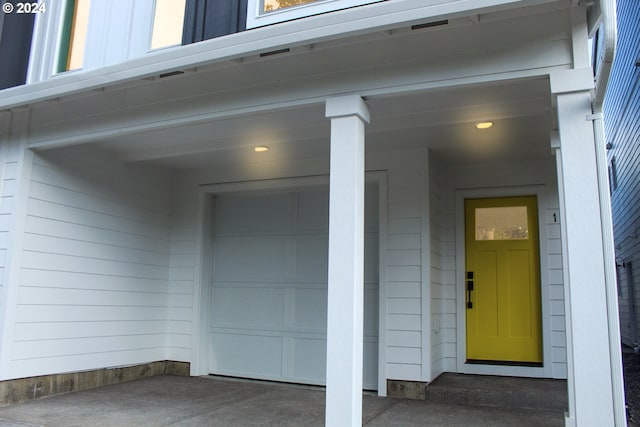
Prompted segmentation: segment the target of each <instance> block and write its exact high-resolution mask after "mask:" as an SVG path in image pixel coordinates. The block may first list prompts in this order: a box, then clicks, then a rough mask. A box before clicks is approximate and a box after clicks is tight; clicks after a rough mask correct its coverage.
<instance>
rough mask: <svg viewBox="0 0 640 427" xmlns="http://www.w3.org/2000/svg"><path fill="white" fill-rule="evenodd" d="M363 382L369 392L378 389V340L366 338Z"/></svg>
mask: <svg viewBox="0 0 640 427" xmlns="http://www.w3.org/2000/svg"><path fill="white" fill-rule="evenodd" d="M362 350H363V354H364V357H363V360H362V381H363V386H364V388H365V389H367V390H377V389H378V384H377V380H378V339H377V338H369V339H368V338H365V340H364V343H363V348H362Z"/></svg>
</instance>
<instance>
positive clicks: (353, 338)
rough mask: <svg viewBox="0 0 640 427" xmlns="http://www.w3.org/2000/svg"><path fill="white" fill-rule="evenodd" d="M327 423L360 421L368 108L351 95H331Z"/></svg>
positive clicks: (328, 109)
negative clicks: (365, 158)
mask: <svg viewBox="0 0 640 427" xmlns="http://www.w3.org/2000/svg"><path fill="white" fill-rule="evenodd" d="M326 117H327V118H329V119H331V167H330V179H329V284H328V287H329V290H328V300H327V305H328V307H327V396H326V412H325V415H326V418H325V425H327V426H332V427H333V426H359V425H362V338H363V336H362V334H363V332H362V330H363V305H364V301H363V300H364V128H365V123H368V122H369V111H368V109H367V106H366V105H365V103H364V101H363V100H362V98H360V97H359V96H357V95H351V96H342V97H337V98H331V99H328V100H327V103H326Z"/></svg>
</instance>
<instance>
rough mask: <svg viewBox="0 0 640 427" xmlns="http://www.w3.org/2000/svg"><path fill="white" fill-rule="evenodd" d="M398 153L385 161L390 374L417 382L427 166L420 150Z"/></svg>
mask: <svg viewBox="0 0 640 427" xmlns="http://www.w3.org/2000/svg"><path fill="white" fill-rule="evenodd" d="M396 156H397V157H398V158H397V159H396V158H394V159H392V161H391V162H389V164H388V165H387V168H388V169H387V170H388V180H389V181H388V195H387V203H388V206H387V210H388V224H387V226H388V246H387V254H386V260H387V303H386V308H387V313H386V316H387V331H386V334H387V355H386V356H387V366H386V372H387V378H389V379H398V380H418V381H419V380H422V379H423V378H422V351H423V348H422V345H423V343H422V337H423V331H422V316H423V313H422V307H423V305H422V297H423V295H422V291H423V279H424V278H423V277H422V259H421V256H422V249H423V248H422V241H421V235H422V211H421V203H422V198H423V194H426V193H425V189H424V187H423V181H424V179H423V178H422V177H423V176H424V175H423V174H424V172H425V170H426V167H427V165H426V164H425V161H426V156H425V155H424V154H421V153H419V152H418V153H414V156H413V157H412V156H411V153H398V154H396ZM394 157H395V156H394ZM425 345H426V343H425Z"/></svg>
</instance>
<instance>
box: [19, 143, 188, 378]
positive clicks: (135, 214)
mask: <svg viewBox="0 0 640 427" xmlns="http://www.w3.org/2000/svg"><path fill="white" fill-rule="evenodd" d="M167 185H168V180H166V179H165V178H164V177H163V176H162V175H159V174H156V173H155V172H154V171H153V170H150V169H146V168H145V167H144V166H142V167H140V166H135V167H133V166H132V167H129V166H125V165H123V164H122V163H120V162H118V161H116V160H115V159H112V158H110V155H109V154H108V153H103V152H100V151H98V150H93V151H90V150H85V149H73V150H65V151H63V152H48V153H45V154H42V155H39V154H36V155H35V156H34V164H33V169H32V176H31V183H30V189H29V198H28V202H27V216H26V225H25V235H24V242H23V253H22V263H21V264H22V273H21V279H20V286H19V289H18V305H17V311H16V325H15V335H14V336H15V339H14V344H13V352H12V360H13V361H14V362H16V363H17V365H16V366H19V369H18V370H20V371H21V372H24V373H27V374H29V375H38V374H43V373H55V372H64V371H69V370H80V369H94V368H100V367H109V366H116V365H122V364H132V363H144V362H149V361H153V360H162V359H165V358H166V357H165V342H166V332H167V321H166V319H167V316H168V313H167V311H168V310H167V302H168V301H167V300H168V277H169V245H170V217H169V214H170V212H169V204H168V202H167V197H168V191H167V188H166V186H167ZM174 329H175V328H174Z"/></svg>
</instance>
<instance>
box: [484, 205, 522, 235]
mask: <svg viewBox="0 0 640 427" xmlns="http://www.w3.org/2000/svg"><path fill="white" fill-rule="evenodd" d="M475 217H476V221H475V236H476V240H526V239H528V238H529V228H528V225H527V224H528V218H527V207H526V206H506V207H495V208H494V207H492V208H476V209H475Z"/></svg>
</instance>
